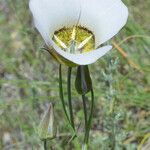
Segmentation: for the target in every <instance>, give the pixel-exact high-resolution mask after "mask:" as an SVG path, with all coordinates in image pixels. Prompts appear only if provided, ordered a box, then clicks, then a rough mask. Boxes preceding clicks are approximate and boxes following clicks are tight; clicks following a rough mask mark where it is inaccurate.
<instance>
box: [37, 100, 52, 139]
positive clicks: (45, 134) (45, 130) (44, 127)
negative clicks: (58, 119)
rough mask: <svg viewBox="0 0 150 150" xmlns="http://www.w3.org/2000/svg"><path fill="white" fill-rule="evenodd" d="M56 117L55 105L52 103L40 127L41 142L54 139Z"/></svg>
mask: <svg viewBox="0 0 150 150" xmlns="http://www.w3.org/2000/svg"><path fill="white" fill-rule="evenodd" d="M53 128H54V116H53V105H52V104H51V103H50V104H49V107H48V109H47V111H46V112H45V114H44V116H43V118H42V120H41V122H40V125H39V127H38V135H39V137H40V139H41V140H46V139H52V138H53V137H54V129H53Z"/></svg>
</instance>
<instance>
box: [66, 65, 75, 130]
mask: <svg viewBox="0 0 150 150" xmlns="http://www.w3.org/2000/svg"><path fill="white" fill-rule="evenodd" d="M71 72H72V68H71V67H69V68H68V78H67V92H68V103H69V112H70V121H71V126H72V128H73V129H74V130H75V126H74V117H73V109H72V99H71Z"/></svg>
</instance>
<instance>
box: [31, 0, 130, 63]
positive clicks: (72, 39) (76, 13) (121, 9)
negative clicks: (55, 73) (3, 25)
mask: <svg viewBox="0 0 150 150" xmlns="http://www.w3.org/2000/svg"><path fill="white" fill-rule="evenodd" d="M29 6H30V10H31V12H32V14H33V18H34V23H35V26H36V28H37V29H38V31H39V32H40V34H41V35H42V37H43V39H44V40H45V43H46V45H47V46H48V48H49V52H50V53H51V54H52V56H53V57H54V58H56V59H57V60H58V61H59V62H60V63H63V64H66V65H68V66H76V65H88V64H91V63H94V62H95V61H97V60H98V59H99V58H101V57H102V56H103V55H105V54H106V53H107V52H108V51H110V50H111V49H112V46H111V45H106V46H101V44H104V43H105V42H106V41H108V40H109V39H111V38H112V37H113V36H114V35H116V34H117V33H118V32H119V31H120V30H121V28H122V27H123V26H124V25H125V24H126V22H127V18H128V9H127V7H126V6H125V5H124V3H123V2H122V1H121V0H30V2H29Z"/></svg>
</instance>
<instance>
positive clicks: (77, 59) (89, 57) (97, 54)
mask: <svg viewBox="0 0 150 150" xmlns="http://www.w3.org/2000/svg"><path fill="white" fill-rule="evenodd" d="M47 44H48V45H51V46H52V47H53V48H54V49H55V51H56V52H57V53H58V54H59V55H61V56H62V57H64V58H65V59H67V60H69V61H71V62H73V63H75V64H77V65H89V64H92V63H94V62H96V61H97V60H98V59H99V58H101V57H102V56H104V55H105V54H106V53H107V52H108V51H110V50H111V49H112V46H111V45H107V46H103V47H101V48H98V49H96V50H93V51H90V52H86V53H82V54H71V53H68V52H65V51H63V50H61V49H60V48H59V47H58V46H57V45H56V44H55V43H54V42H53V41H51V43H47Z"/></svg>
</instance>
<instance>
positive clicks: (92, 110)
mask: <svg viewBox="0 0 150 150" xmlns="http://www.w3.org/2000/svg"><path fill="white" fill-rule="evenodd" d="M93 112H94V91H93V89H91V109H90V116H89V120H88V132H87V143H88V141H89V134H90V129H91V125H92V119H93Z"/></svg>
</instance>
